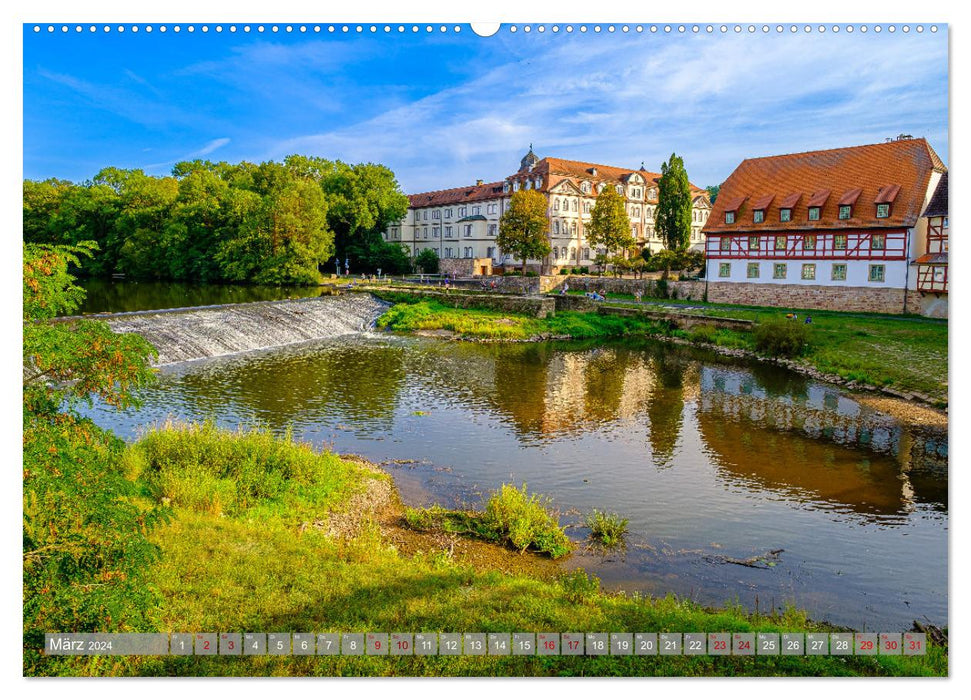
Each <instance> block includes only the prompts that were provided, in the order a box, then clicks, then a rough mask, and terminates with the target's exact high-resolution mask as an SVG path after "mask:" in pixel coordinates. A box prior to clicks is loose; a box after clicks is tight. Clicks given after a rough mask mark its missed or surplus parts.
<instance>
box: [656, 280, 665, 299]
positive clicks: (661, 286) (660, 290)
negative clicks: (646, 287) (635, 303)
mask: <svg viewBox="0 0 971 700" xmlns="http://www.w3.org/2000/svg"><path fill="white" fill-rule="evenodd" d="M654 296H655V297H656V298H658V299H667V298H668V281H667V280H664V279H661V280H657V281H656V282H655V283H654Z"/></svg>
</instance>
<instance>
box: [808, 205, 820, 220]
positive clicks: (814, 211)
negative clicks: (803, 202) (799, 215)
mask: <svg viewBox="0 0 971 700" xmlns="http://www.w3.org/2000/svg"><path fill="white" fill-rule="evenodd" d="M809 220H810V221H819V207H809Z"/></svg>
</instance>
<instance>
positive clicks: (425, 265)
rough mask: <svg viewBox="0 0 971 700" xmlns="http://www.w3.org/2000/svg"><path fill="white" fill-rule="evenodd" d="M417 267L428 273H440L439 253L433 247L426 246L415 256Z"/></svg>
mask: <svg viewBox="0 0 971 700" xmlns="http://www.w3.org/2000/svg"><path fill="white" fill-rule="evenodd" d="M415 267H416V268H418V269H419V270H421V271H422V272H424V273H425V274H426V275H434V274H437V273H438V253H436V252H435V250H434V249H433V248H425V249H424V250H422V251H421V252H420V253H418V255H416V256H415Z"/></svg>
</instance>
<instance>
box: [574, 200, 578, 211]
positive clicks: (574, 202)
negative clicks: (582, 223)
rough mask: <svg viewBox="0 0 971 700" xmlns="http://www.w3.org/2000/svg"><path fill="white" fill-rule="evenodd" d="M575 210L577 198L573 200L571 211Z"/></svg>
mask: <svg viewBox="0 0 971 700" xmlns="http://www.w3.org/2000/svg"><path fill="white" fill-rule="evenodd" d="M576 210H577V200H575V199H574V200H573V211H576Z"/></svg>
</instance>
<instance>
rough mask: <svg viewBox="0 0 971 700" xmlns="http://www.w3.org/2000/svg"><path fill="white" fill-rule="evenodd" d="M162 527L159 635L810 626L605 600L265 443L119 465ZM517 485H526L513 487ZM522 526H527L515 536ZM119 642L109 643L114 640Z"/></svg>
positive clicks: (169, 440)
mask: <svg viewBox="0 0 971 700" xmlns="http://www.w3.org/2000/svg"><path fill="white" fill-rule="evenodd" d="M123 464H124V466H125V468H126V472H127V474H128V476H129V478H131V479H134V480H136V481H137V482H138V484H139V485H140V487H141V490H140V492H141V493H142V497H141V503H140V505H141V506H143V507H146V508H147V507H149V506H151V505H153V504H165V505H167V506H168V507H169V508H170V509H171V511H172V512H171V514H172V517H171V518H170V520H169V521H168V523H167V524H165V525H163V526H161V527H160V528H158V529H156V530H154V531H153V532H152V535H151V536H152V540H153V541H154V542H155V543H156V544H157V545H158V546H159V548H160V552H161V555H160V558H159V559H158V560H157V561H156V562H155V563H154V564H153V565H152V567H151V569H150V570H149V571H148V572H147V583H148V585H149V586H150V587H151V588H152V589H153V590H154V591H155V592H157V594H158V600H157V604H156V605H153V607H152V609H151V611H150V615H151V616H153V617H154V624H155V626H156V629H158V630H161V631H173V632H174V631H181V632H195V631H212V632H218V631H238V632H247V631H249V632H274V631H287V632H301V631H302V632H331V631H333V632H347V631H354V632H366V631H380V632H395V631H407V632H422V631H425V632H432V631H437V632H469V631H476V632H516V631H561V632H566V631H601V632H610V631H627V632H632V631H651V632H654V631H657V632H664V631H671V632H701V631H719V632H735V631H800V632H801V631H807V630H814V629H822V628H821V627H820V626H819V625H816V624H813V623H810V622H808V621H807V620H806V618H805V616H804V615H803V614H801V613H799V612H796V611H790V612H789V613H787V614H786V615H785V616H782V617H766V616H750V615H748V614H746V613H745V612H743V611H742V610H740V609H732V608H729V609H725V610H720V611H709V610H704V609H702V608H700V607H698V606H697V605H694V604H692V603H690V602H687V601H679V600H676V599H674V598H670V597H669V598H664V599H651V598H643V597H634V596H625V595H614V594H607V593H604V592H602V591H601V590H600V589H599V586H598V584H597V582H596V580H595V579H591V578H590V577H588V576H587V575H586V574H584V573H582V572H580V573H576V572H574V573H571V574H569V575H563V574H564V572H569V571H570V567H569V558H568V557H566V558H565V562H566V563H565V564H561V565H557V564H555V563H553V562H551V561H550V560H549V558H547V557H542V556H540V555H536V554H520V553H518V552H516V551H513V550H512V549H504V548H502V547H501V546H500V545H496V544H490V543H487V542H482V541H479V540H466V539H464V538H454V537H449V538H444V539H443V537H442V535H441V534H440V533H438V534H423V533H420V532H416V531H415V530H413V529H411V528H409V527H408V525H407V521H406V518H405V511H404V509H403V508H402V506H401V504H400V503H399V501H398V499H397V496H396V494H395V491H394V488H393V485H392V483H391V480H390V477H389V476H388V475H387V474H385V473H384V472H381V471H380V470H377V469H376V468H374V467H373V466H370V465H368V464H366V463H364V462H361V461H358V460H353V459H345V458H339V457H337V456H335V455H332V454H329V453H322V454H320V453H316V452H314V451H313V450H312V449H311V448H310V447H308V446H306V445H300V444H294V443H292V442H290V441H288V440H280V439H274V438H272V437H270V436H268V435H266V434H263V433H226V432H222V431H219V430H216V429H215V428H213V427H212V426H210V425H206V426H195V427H185V426H167V427H165V428H164V429H162V430H159V431H155V432H152V433H149V434H148V435H146V436H145V437H144V438H143V439H142V440H141V441H140V442H138V443H137V444H135V445H133V446H131V447H129V448H128V450H127V451H126V453H125V455H124V457H123ZM514 490H515V489H514ZM513 526H514V525H513ZM111 631H114V630H111ZM946 673H947V656H946V653H945V652H944V651H943V650H942V649H939V648H935V647H932V648H931V649H930V653H929V654H928V655H927V656H926V657H907V658H904V657H886V656H881V657H830V656H814V657H775V658H773V657H761V658H741V657H709V656H701V657H683V656H678V657H646V656H634V657H610V656H606V657H579V658H577V657H509V658H500V657H346V656H344V657H309V658H307V657H302V658H301V657H229V658H227V657H129V658H112V657H103V658H65V657H58V658H46V659H45V658H41V659H38V660H37V666H36V667H35V668H33V669H30V670H29V673H28V675H36V674H52V675H213V676H217V675H218V676H227V675H228V676H233V675H308V676H313V675H374V676H383V675H397V676H415V675H419V676H420V675H503V676H506V675H509V676H546V675H587V676H591V675H593V676H601V675H621V676H641V675H647V676H650V675H678V676H680V675H689V676H735V675H759V676H761V675H798V676H803V675H946Z"/></svg>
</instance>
